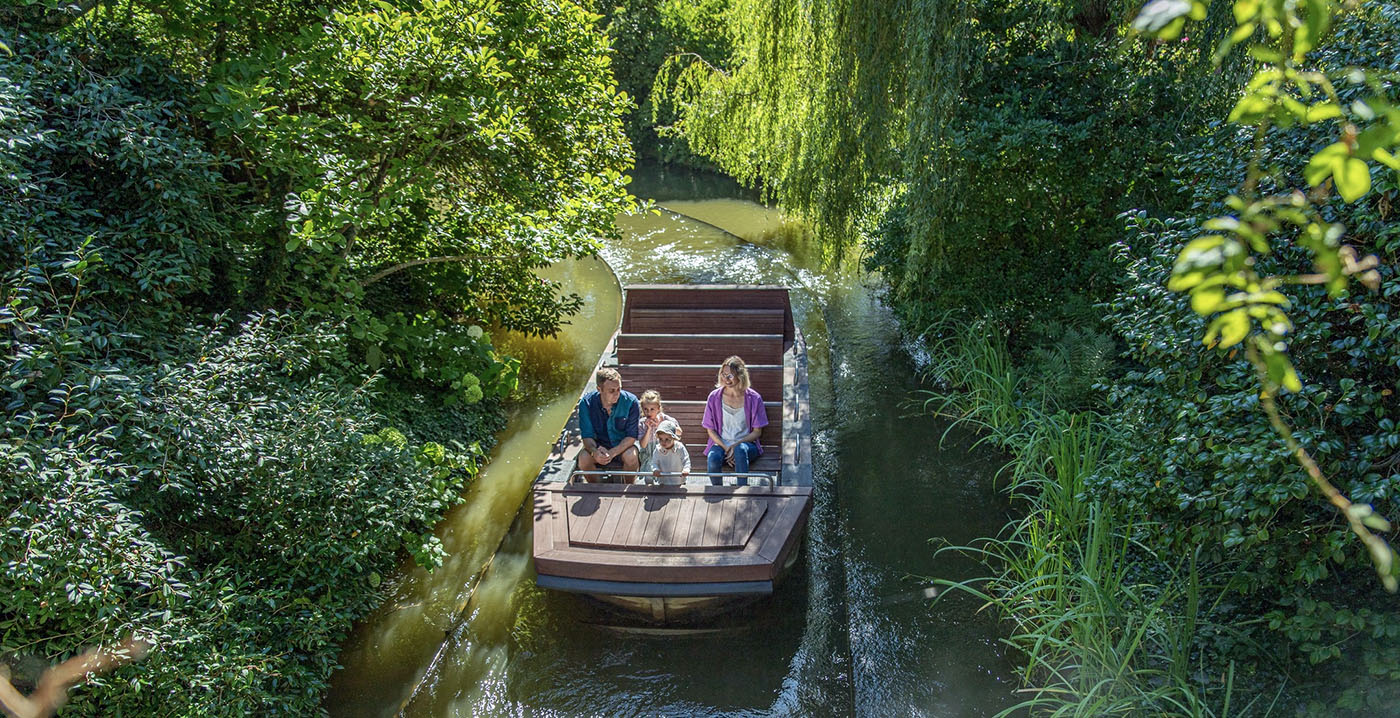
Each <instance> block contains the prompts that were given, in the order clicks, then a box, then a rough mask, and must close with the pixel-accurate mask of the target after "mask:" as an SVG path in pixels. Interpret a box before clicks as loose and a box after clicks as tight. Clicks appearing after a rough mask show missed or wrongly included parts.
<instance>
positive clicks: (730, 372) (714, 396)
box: [700, 356, 768, 486]
mask: <svg viewBox="0 0 1400 718" xmlns="http://www.w3.org/2000/svg"><path fill="white" fill-rule="evenodd" d="M700 425H701V426H703V427H704V428H705V433H707V434H709V435H710V441H709V443H707V444H706V445H705V458H706V465H707V468H706V471H708V472H709V473H710V474H711V476H710V483H711V484H714V485H715V486H719V485H720V484H721V483H722V481H721V480H720V478H719V477H718V476H714V474H718V473H720V472H721V471H723V470H724V465H725V464H726V463H728V464H733V465H734V471H736V472H738V473H741V474H742V473H745V472H747V471H748V470H749V462H750V461H753V460H754V459H755V458H757V457H758V456H760V455H762V454H763V447H762V446H761V445H760V444H759V443H758V437H759V434H761V433H763V427H764V426H767V425H768V413H767V412H766V411H764V410H763V397H762V396H759V394H758V392H756V391H754V390H753V389H751V388H750V387H749V368H748V367H747V366H744V360H743V359H740V358H739V357H736V356H735V357H729V358H728V359H725V360H724V363H722V364H720V365H719V379H718V381H717V382H716V383H715V390H714V391H712V392H710V398H709V399H708V400H706V402H705V416H704V418H703V419H701V421H700ZM748 483H749V481H748V479H746V478H740V479H739V485H741V486H746V485H748Z"/></svg>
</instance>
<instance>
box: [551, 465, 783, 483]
mask: <svg viewBox="0 0 1400 718" xmlns="http://www.w3.org/2000/svg"><path fill="white" fill-rule="evenodd" d="M589 476H599V477H603V476H635V477H639V478H643V479H646V480H647V483H653V480H655V479H656V478H657V477H656V476H655V475H653V474H652V473H651V472H650V471H607V470H583V469H579V470H576V471H574V472H573V473H572V474H570V475H569V483H571V484H576V483H578V482H579V480H580V479H583V478H586V477H589ZM667 476H670V477H679V476H680V474H676V473H670V474H662V475H661V477H663V478H664V477H667ZM686 476H687V477H688V479H696V478H703V479H709V478H714V477H719V479H720V483H721V484H722V485H725V486H733V485H736V484H738V481H739V479H747V480H749V482H750V484H749V485H750V486H773V485H774V481H773V475H772V474H763V473H754V472H747V473H740V472H737V471H727V472H722V473H717V474H710V473H706V472H703V471H702V472H699V473H692V474H687V475H686ZM725 479H733V480H734V483H733V484H727V483H724V481H725ZM754 480H758V481H760V482H762V483H760V484H754V483H752V482H753V481H754ZM706 485H707V486H708V485H710V484H708V483H707V484H706Z"/></svg>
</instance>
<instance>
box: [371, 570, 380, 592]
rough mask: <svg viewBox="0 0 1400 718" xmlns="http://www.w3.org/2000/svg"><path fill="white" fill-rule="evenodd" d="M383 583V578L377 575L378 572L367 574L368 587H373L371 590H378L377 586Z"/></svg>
mask: <svg viewBox="0 0 1400 718" xmlns="http://www.w3.org/2000/svg"><path fill="white" fill-rule="evenodd" d="M383 582H384V578H383V577H382V576H380V575H379V572H378V571H370V573H369V585H370V586H371V587H373V588H379V584H381V583H383Z"/></svg>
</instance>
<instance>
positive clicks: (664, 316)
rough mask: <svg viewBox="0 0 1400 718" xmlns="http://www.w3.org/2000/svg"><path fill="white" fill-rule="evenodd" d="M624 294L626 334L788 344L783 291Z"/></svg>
mask: <svg viewBox="0 0 1400 718" xmlns="http://www.w3.org/2000/svg"><path fill="white" fill-rule="evenodd" d="M625 291H626V309H625V310H624V312H623V316H622V331H623V332H626V333H633V334H637V333H657V334H716V333H724V332H744V333H750V332H751V333H757V334H782V335H783V343H784V345H785V346H786V345H789V344H791V342H792V340H793V336H794V330H793V323H792V307H791V305H790V304H789V303H788V293H787V289H786V288H784V287H762V286H736V285H694V286H690V285H633V286H629V287H626V288H625ZM737 327H744V328H737Z"/></svg>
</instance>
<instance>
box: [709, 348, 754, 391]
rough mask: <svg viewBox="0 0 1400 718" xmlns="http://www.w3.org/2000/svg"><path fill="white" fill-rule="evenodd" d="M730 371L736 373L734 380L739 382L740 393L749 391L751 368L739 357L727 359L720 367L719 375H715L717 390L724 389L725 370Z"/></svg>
mask: <svg viewBox="0 0 1400 718" xmlns="http://www.w3.org/2000/svg"><path fill="white" fill-rule="evenodd" d="M725 369H728V370H729V371H731V372H733V373H734V378H735V379H737V380H738V381H739V393H741V394H742V393H744V392H746V391H748V390H749V367H748V366H747V365H745V364H744V360H743V359H740V358H739V357H737V356H733V357H729V358H728V359H725V360H724V361H723V362H721V363H720V365H719V373H718V374H715V388H716V389H723V388H724V370H725Z"/></svg>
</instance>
